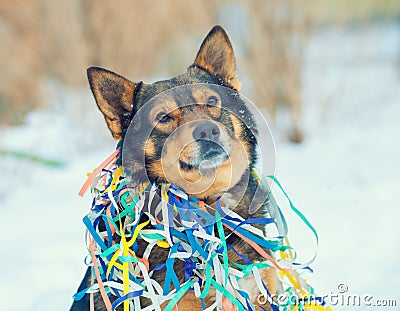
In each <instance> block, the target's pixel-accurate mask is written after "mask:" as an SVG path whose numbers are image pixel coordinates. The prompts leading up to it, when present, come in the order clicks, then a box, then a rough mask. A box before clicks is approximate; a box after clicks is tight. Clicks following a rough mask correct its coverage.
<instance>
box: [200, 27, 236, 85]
mask: <svg viewBox="0 0 400 311" xmlns="http://www.w3.org/2000/svg"><path fill="white" fill-rule="evenodd" d="M194 65H195V66H199V67H201V68H203V69H205V70H206V71H208V72H209V73H211V74H212V75H215V76H216V77H217V78H219V79H221V80H222V81H223V82H224V83H225V84H227V85H229V86H231V87H233V88H234V89H235V90H237V91H239V90H240V83H239V81H238V80H237V77H236V72H235V55H234V53H233V48H232V44H231V42H230V41H229V38H228V35H227V34H226V32H225V30H224V29H223V28H222V27H221V26H214V27H213V29H211V31H210V32H209V33H208V35H207V37H206V38H205V39H204V41H203V43H202V45H201V47H200V50H199V52H198V53H197V56H196V59H195V61H194Z"/></svg>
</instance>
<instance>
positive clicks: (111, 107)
mask: <svg viewBox="0 0 400 311" xmlns="http://www.w3.org/2000/svg"><path fill="white" fill-rule="evenodd" d="M87 76H88V79H89V84H90V88H91V90H92V92H93V95H94V98H95V100H96V103H97V106H98V107H99V109H100V111H101V112H102V113H103V115H104V118H105V120H106V123H107V126H108V128H109V129H110V131H111V134H112V136H113V137H114V138H115V139H118V140H119V139H122V131H123V129H124V128H127V127H128V126H129V122H130V116H131V112H132V109H133V99H134V94H135V87H136V83H133V82H131V81H129V80H127V79H125V78H124V77H121V76H120V75H118V74H116V73H114V72H111V71H108V70H105V69H103V68H99V67H90V68H88V70H87Z"/></svg>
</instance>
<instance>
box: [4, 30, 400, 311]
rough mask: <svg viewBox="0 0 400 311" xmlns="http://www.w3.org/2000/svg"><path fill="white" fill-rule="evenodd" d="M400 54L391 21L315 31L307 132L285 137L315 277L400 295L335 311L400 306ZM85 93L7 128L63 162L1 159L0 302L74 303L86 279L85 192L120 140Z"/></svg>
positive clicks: (298, 235)
mask: <svg viewBox="0 0 400 311" xmlns="http://www.w3.org/2000/svg"><path fill="white" fill-rule="evenodd" d="M399 59H400V28H399V27H398V26H396V25H394V24H384V25H375V26H368V27H366V28H360V29H358V28H352V29H325V30H321V31H319V32H317V33H315V34H314V35H313V36H312V37H311V38H310V41H309V46H308V49H307V52H306V61H305V64H304V68H305V72H304V103H305V104H304V105H305V107H304V109H305V111H304V124H305V129H306V140H305V142H304V143H303V144H301V145H293V144H289V143H287V142H280V141H278V142H277V157H276V163H277V169H276V173H277V176H278V178H279V179H280V181H281V182H282V184H283V185H284V187H285V188H286V190H287V191H288V193H289V195H290V196H291V198H292V199H293V200H294V202H295V204H296V206H297V207H299V208H300V210H301V211H302V212H304V213H305V214H306V215H307V216H308V218H309V219H310V221H311V222H312V224H313V225H314V226H315V227H316V229H317V231H318V233H319V236H320V247H319V254H318V257H317V260H316V261H315V263H314V264H313V268H314V270H315V273H314V274H312V275H309V276H307V279H308V280H309V281H310V283H311V284H312V285H313V286H314V287H315V288H316V290H317V291H318V293H320V294H322V295H324V294H329V293H330V292H333V293H338V289H337V286H338V284H341V283H342V284H345V285H346V286H347V288H348V291H347V292H346V293H345V295H346V294H351V295H360V296H361V298H362V297H363V296H364V295H365V294H367V295H371V296H373V299H372V300H371V303H373V302H375V299H377V298H387V299H397V307H389V308H383V307H379V308H378V307H372V306H369V307H368V306H366V305H365V304H363V303H362V302H361V306H340V304H339V306H337V307H335V308H334V309H335V310H359V311H361V310H399V309H400V290H399V285H398V282H399V281H398V280H399V277H400V272H399V270H397V264H398V262H400V251H399V246H398V244H399V242H400V221H399V219H400V209H399V208H398V206H397V204H398V202H399V201H400V200H399V199H400V195H399V190H398V187H399V186H400V178H399V172H400V170H399V165H398V162H397V161H398V159H399V158H400V145H399V139H398V137H399V134H400V122H399V121H400V70H399V69H400V65H399ZM239 65H240V64H239ZM84 94H85V95H82V94H80V93H79V94H78V93H70V92H68V91H65V94H64V95H65V96H64V100H59V99H57V100H54V104H53V106H52V108H51V109H48V110H46V111H35V112H33V113H31V114H30V115H29V116H28V118H27V123H26V125H24V126H20V127H16V128H6V129H3V130H2V132H1V134H0V149H5V150H20V151H26V152H28V153H31V154H37V155H41V156H46V157H47V158H52V159H56V160H59V161H63V162H64V163H65V166H64V167H62V168H51V167H47V166H43V165H40V164H37V163H33V162H31V161H21V160H17V159H15V158H13V157H10V156H4V155H2V156H0V158H1V161H2V163H3V165H2V178H1V179H0V219H1V220H2V226H1V228H2V232H3V234H2V235H1V237H0V243H1V244H0V245H1V249H0V258H1V267H2V269H1V273H0V298H1V301H2V303H1V310H16V311H46V310H67V309H68V308H69V306H70V304H71V301H72V300H71V296H72V294H73V293H74V291H75V290H76V287H77V285H78V284H79V282H80V280H81V277H82V275H83V271H84V264H83V258H84V256H85V255H86V251H85V247H84V226H83V224H82V222H81V219H82V217H83V215H85V214H86V212H87V211H88V208H89V204H90V198H89V196H86V197H85V198H83V199H82V198H79V197H78V196H77V192H78V190H79V188H80V186H81V184H82V183H83V181H84V179H85V174H86V172H88V171H90V170H91V169H93V168H94V167H95V166H96V165H97V164H98V163H100V162H101V161H102V160H103V159H104V158H105V157H106V156H107V155H108V154H109V153H111V152H112V151H113V148H114V145H113V142H112V140H111V139H110V138H108V133H107V131H106V128H105V126H104V125H103V120H102V117H101V115H100V113H98V112H96V111H95V104H94V101H93V99H92V98H91V97H90V94H89V89H88V90H85V92H84ZM75 110H78V111H79V112H80V113H79V115H78V116H77V115H76V113H74V112H73V111H75ZM277 196H278V198H280V199H281V200H280V201H281V202H282V206H285V204H284V203H285V201H284V200H283V199H282V198H281V197H280V196H279V194H277ZM283 209H284V211H286V215H287V216H288V220H289V230H290V239H291V242H292V244H293V245H294V246H295V247H296V248H297V250H298V252H299V253H300V259H303V260H307V259H309V258H310V257H311V256H312V253H313V251H314V249H315V242H314V241H313V239H312V236H311V234H310V233H309V232H308V231H307V230H306V229H305V227H304V226H303V225H302V224H301V222H300V221H299V220H298V219H296V218H295V217H292V214H291V213H290V211H289V210H288V209H287V207H283ZM344 297H345V298H346V296H344ZM346 299H347V298H346Z"/></svg>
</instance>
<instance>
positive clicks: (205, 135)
mask: <svg viewBox="0 0 400 311" xmlns="http://www.w3.org/2000/svg"><path fill="white" fill-rule="evenodd" d="M220 133H221V132H220V130H219V127H218V126H217V125H216V124H214V123H212V122H206V123H202V124H200V125H198V126H197V127H196V128H195V129H194V131H193V138H194V139H195V140H198V139H208V140H211V141H217V140H218V138H219V135H220Z"/></svg>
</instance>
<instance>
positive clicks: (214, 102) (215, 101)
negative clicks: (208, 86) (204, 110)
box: [207, 96, 218, 107]
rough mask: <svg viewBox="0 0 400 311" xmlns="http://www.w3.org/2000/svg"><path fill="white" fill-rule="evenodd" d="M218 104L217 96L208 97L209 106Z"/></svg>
mask: <svg viewBox="0 0 400 311" xmlns="http://www.w3.org/2000/svg"><path fill="white" fill-rule="evenodd" d="M217 105H218V98H216V97H215V96H210V97H209V98H208V99H207V106H208V107H214V106H217Z"/></svg>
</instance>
